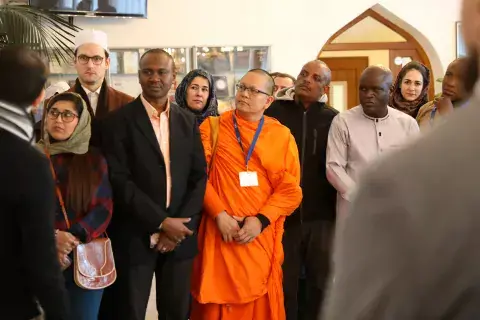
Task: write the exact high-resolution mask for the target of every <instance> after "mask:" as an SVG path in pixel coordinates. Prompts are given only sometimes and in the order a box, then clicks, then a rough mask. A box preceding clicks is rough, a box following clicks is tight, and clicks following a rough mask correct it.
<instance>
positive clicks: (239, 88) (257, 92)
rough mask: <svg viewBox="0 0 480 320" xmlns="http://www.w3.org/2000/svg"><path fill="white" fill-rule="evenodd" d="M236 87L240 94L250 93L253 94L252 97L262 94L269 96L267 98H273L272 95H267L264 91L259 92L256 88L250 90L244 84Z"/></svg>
mask: <svg viewBox="0 0 480 320" xmlns="http://www.w3.org/2000/svg"><path fill="white" fill-rule="evenodd" d="M235 87H236V88H237V90H238V91H239V92H244V91H248V93H250V94H252V95H258V94H260V93H262V94H265V95H267V96H271V94H268V93H266V92H264V91H262V90H258V89H256V88H248V87H247V86H245V85H244V84H242V83H237V84H236V85H235Z"/></svg>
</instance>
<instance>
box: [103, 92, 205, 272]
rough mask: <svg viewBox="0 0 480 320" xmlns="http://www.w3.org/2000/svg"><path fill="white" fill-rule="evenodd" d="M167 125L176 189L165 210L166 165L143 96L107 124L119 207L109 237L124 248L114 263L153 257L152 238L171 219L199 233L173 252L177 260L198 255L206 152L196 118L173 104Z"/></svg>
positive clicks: (107, 146)
mask: <svg viewBox="0 0 480 320" xmlns="http://www.w3.org/2000/svg"><path fill="white" fill-rule="evenodd" d="M169 123H170V172H171V178H172V190H171V201H170V206H169V208H168V209H167V208H166V173H165V163H164V159H163V155H162V153H161V151H160V147H159V144H158V141H157V139H156V137H155V133H154V131H153V127H152V124H151V122H150V119H149V117H148V115H147V112H146V110H145V107H144V106H143V104H142V101H141V99H140V97H139V98H137V99H136V100H134V101H133V102H131V103H129V104H127V105H126V106H125V107H123V108H121V109H119V110H117V111H115V112H114V113H112V114H111V115H110V116H109V117H108V118H107V119H106V121H105V130H106V132H104V137H105V138H104V139H103V142H104V152H105V157H106V159H107V162H108V165H109V170H110V180H111V184H112V187H113V191H114V203H115V208H114V213H113V219H112V222H111V227H110V236H111V237H112V243H113V244H114V247H117V248H121V249H118V250H117V252H116V259H124V260H128V261H129V262H130V263H133V264H138V263H140V264H141V263H142V261H145V258H146V257H148V256H149V255H152V254H154V253H155V251H154V250H153V249H150V235H151V234H152V233H155V232H158V228H159V226H160V224H161V223H162V221H163V220H164V219H165V218H167V217H176V218H177V217H190V218H192V221H191V222H190V223H188V224H187V226H188V227H189V228H190V229H191V230H193V231H194V232H195V234H194V235H193V236H191V237H188V238H187V239H185V240H184V241H183V242H182V244H181V245H180V246H179V247H177V249H175V251H174V252H173V253H172V254H173V255H174V256H175V258H179V259H186V258H191V257H194V256H195V254H196V253H197V236H196V233H197V229H198V226H199V223H200V217H201V215H200V214H201V209H202V204H203V197H204V194H205V188H206V181H207V174H206V161H205V154H204V151H203V146H202V142H201V139H200V133H199V130H198V126H197V122H196V119H195V117H194V115H193V114H191V113H189V112H188V111H186V110H183V109H181V108H180V107H178V106H177V105H175V104H173V103H172V104H171V106H170V117H169ZM115 242H116V244H115Z"/></svg>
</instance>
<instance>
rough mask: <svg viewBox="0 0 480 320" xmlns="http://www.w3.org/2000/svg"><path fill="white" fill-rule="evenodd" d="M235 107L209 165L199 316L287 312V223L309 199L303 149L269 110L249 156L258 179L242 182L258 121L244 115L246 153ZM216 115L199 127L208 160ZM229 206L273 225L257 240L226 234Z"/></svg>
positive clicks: (198, 271)
mask: <svg viewBox="0 0 480 320" xmlns="http://www.w3.org/2000/svg"><path fill="white" fill-rule="evenodd" d="M232 112H234V111H229V112H226V113H224V114H222V115H221V117H220V129H219V135H218V141H217V150H216V154H215V160H214V161H213V166H212V168H211V170H210V173H209V180H208V184H207V190H206V194H205V200H204V212H203V214H204V216H203V219H202V222H201V225H200V229H199V234H198V241H199V248H200V253H199V255H198V257H197V258H196V260H195V263H194V270H193V278H192V295H193V297H194V298H195V300H196V301H195V302H194V306H193V308H192V315H191V319H192V320H207V319H208V320H212V319H215V320H217V319H222V320H226V319H235V320H238V319H245V320H252V319H269V320H284V319H285V310H284V304H283V288H282V268H281V266H282V263H283V247H282V236H283V224H284V222H285V218H286V217H287V216H288V215H290V214H291V213H292V212H293V211H294V210H295V209H296V208H297V207H298V206H299V205H300V202H301V200H302V191H301V188H300V162H299V157H298V149H297V145H296V143H295V140H294V138H293V136H292V135H291V133H290V130H289V129H288V128H286V127H285V126H283V125H281V124H280V123H279V122H278V121H276V120H275V119H273V118H269V117H265V123H264V126H263V130H262V131H261V133H260V136H259V138H258V141H257V143H256V145H255V149H254V151H253V155H252V157H251V159H250V161H249V163H248V169H249V171H255V172H257V175H258V182H259V186H258V187H240V180H239V173H240V172H242V171H245V170H246V168H245V155H246V152H247V151H248V149H249V148H250V143H251V142H252V140H253V136H254V134H255V131H256V129H257V126H258V122H248V121H245V120H244V119H242V118H240V116H238V115H237V117H236V118H237V121H238V127H239V130H240V134H241V139H242V144H243V147H244V150H245V153H244V152H243V151H242V149H241V148H240V145H239V144H238V141H237V139H236V136H235V131H234V126H233V118H232V115H233V114H232ZM210 131H211V130H210V122H209V121H204V122H203V124H202V125H201V127H200V132H201V136H202V141H203V145H204V149H205V155H206V158H207V162H208V163H210V161H211V155H212V147H211V137H210ZM222 211H226V212H227V213H228V214H230V215H232V216H239V217H248V216H253V215H256V214H258V213H261V214H263V215H264V216H266V217H267V218H268V219H269V221H270V225H269V226H268V227H267V228H265V229H264V230H263V231H262V233H261V234H260V235H259V236H258V237H257V238H256V239H255V240H254V241H253V242H251V243H249V244H247V245H240V244H237V243H236V242H232V243H226V242H224V241H223V239H222V236H221V233H220V231H219V230H218V228H217V225H216V222H215V220H214V219H215V217H216V216H217V215H218V214H219V213H221V212H222Z"/></svg>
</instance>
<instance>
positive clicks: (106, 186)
mask: <svg viewBox="0 0 480 320" xmlns="http://www.w3.org/2000/svg"><path fill="white" fill-rule="evenodd" d="M88 155H89V158H90V160H91V161H90V168H91V169H92V170H94V171H95V172H96V173H97V174H98V177H99V181H100V182H99V184H98V185H97V186H96V188H94V190H95V191H94V193H93V195H92V201H91V203H90V206H89V209H88V212H87V213H86V214H81V213H78V212H74V210H73V209H72V208H70V207H69V206H68V204H67V203H65V206H66V211H67V215H68V220H69V221H70V229H67V224H66V222H65V219H64V217H63V212H62V209H61V207H60V202H59V201H58V199H57V205H56V211H55V212H56V214H55V228H56V229H58V230H62V231H67V232H70V233H71V234H73V235H74V236H76V237H77V238H78V239H80V241H81V242H89V241H91V240H93V239H95V238H98V237H100V236H102V234H103V233H104V232H105V230H106V229H107V227H108V224H109V223H110V220H111V218H112V211H113V202H112V189H111V187H110V182H109V177H108V169H107V162H106V161H105V158H103V156H101V155H100V154H99V153H96V152H91V151H89V152H88ZM72 157H73V154H71V153H63V154H57V155H54V156H52V157H51V159H52V163H53V167H54V168H55V172H56V174H57V183H58V185H59V186H60V191H61V192H62V196H63V199H64V201H65V202H67V194H68V190H67V188H68V165H69V163H70V160H71V159H72ZM97 159H98V161H94V160H97ZM96 163H97V164H96Z"/></svg>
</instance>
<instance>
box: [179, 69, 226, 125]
mask: <svg viewBox="0 0 480 320" xmlns="http://www.w3.org/2000/svg"><path fill="white" fill-rule="evenodd" d="M175 101H176V102H177V104H178V105H179V106H180V107H182V108H185V109H187V110H190V111H191V112H192V113H193V114H195V116H196V117H197V121H198V125H200V124H201V123H202V122H203V120H205V119H206V118H207V117H210V116H218V102H217V97H216V95H215V84H214V81H213V77H212V76H211V75H210V74H209V73H208V72H207V71H205V70H202V69H196V70H192V71H190V72H189V73H188V74H187V75H186V76H185V78H183V80H182V82H181V83H180V85H179V86H178V87H177V90H176V91H175Z"/></svg>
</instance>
